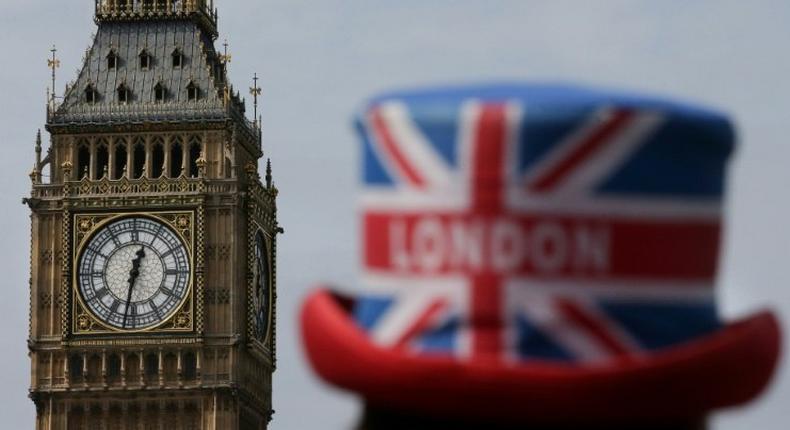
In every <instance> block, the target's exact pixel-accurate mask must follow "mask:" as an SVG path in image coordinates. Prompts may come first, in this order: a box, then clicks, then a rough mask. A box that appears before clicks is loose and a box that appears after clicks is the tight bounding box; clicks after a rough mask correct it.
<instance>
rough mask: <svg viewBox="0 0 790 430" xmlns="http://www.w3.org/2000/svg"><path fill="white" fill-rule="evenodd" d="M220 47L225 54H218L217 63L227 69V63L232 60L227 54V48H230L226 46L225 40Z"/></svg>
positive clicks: (226, 40) (226, 41)
mask: <svg viewBox="0 0 790 430" xmlns="http://www.w3.org/2000/svg"><path fill="white" fill-rule="evenodd" d="M222 46H223V47H224V48H225V52H224V53H223V54H219V61H220V63H222V64H224V65H225V66H226V68H227V65H228V63H230V62H231V60H232V59H233V56H232V55H230V54H228V46H230V45H228V39H225V43H223V44H222Z"/></svg>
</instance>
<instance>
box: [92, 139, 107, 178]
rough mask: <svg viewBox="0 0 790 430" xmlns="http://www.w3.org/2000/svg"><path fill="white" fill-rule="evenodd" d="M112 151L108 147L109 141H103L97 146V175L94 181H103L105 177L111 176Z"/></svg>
mask: <svg viewBox="0 0 790 430" xmlns="http://www.w3.org/2000/svg"><path fill="white" fill-rule="evenodd" d="M109 167H110V151H109V149H108V147H107V141H106V140H104V139H102V140H100V141H99V143H98V145H97V146H96V174H95V176H96V177H95V178H93V179H101V178H103V177H104V176H105V175H106V176H110V172H109Z"/></svg>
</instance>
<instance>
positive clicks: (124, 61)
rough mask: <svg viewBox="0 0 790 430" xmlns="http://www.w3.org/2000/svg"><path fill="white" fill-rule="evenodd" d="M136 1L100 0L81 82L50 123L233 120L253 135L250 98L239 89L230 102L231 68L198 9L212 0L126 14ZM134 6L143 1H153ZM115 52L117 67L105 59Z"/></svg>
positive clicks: (204, 9) (204, 11)
mask: <svg viewBox="0 0 790 430" xmlns="http://www.w3.org/2000/svg"><path fill="white" fill-rule="evenodd" d="M131 3H133V2H124V1H122V0H97V24H98V30H97V32H96V35H95V37H94V40H93V44H92V46H91V48H90V49H89V50H88V51H87V53H86V56H85V59H84V62H83V65H82V68H81V70H80V72H79V75H78V76H77V78H76V80H75V81H74V82H72V83H71V84H70V85H69V86H68V87H67V89H66V93H65V95H64V99H63V103H62V104H60V105H59V106H57V107H56V108H55V109H54V111H53V112H51V113H50V115H49V122H48V126H55V127H57V126H61V125H99V126H101V125H108V124H112V125H117V124H137V123H156V122H168V123H173V122H205V121H225V120H228V119H235V120H237V121H238V122H239V123H241V124H242V125H243V126H244V127H243V128H247V129H249V130H248V131H250V132H251V133H252V135H255V134H256V132H255V131H254V126H253V124H252V123H251V122H250V121H248V120H247V119H246V117H245V106H244V102H243V101H241V99H240V98H239V97H238V96H236V95H232V96H231V97H228V100H227V102H226V97H225V94H226V92H229V93H232V91H231V90H230V89H229V88H230V84H229V83H228V82H227V80H226V77H225V75H226V74H225V73H224V67H225V66H224V64H223V63H222V60H221V57H220V56H219V54H218V52H217V51H216V49H215V47H214V40H215V39H216V33H215V31H212V30H213V28H212V27H209V26H207V25H206V24H205V23H204V22H203V21H202V20H203V18H201V19H196V14H198V15H206V14H209V9H208V8H207V5H206V3H207V2H206V1H203V0H192V1H187V2H184V1H182V2H172V1H167V2H165V1H162V2H160V1H158V0H152V1H151V2H150V4H152V5H153V6H152V7H155V8H158V7H159V6H158V5H159V4H160V3H162V4H172V5H179V6H178V7H180V8H183V10H185V11H188V10H192V9H187V8H196V9H194V10H193V11H192V12H181V9H179V11H177V12H161V13H158V12H157V13H154V12H150V13H149V12H145V11H146V10H147V9H139V12H134V11H132V12H128V13H126V12H121V11H122V10H125V9H124V8H125V7H126V6H124V5H125V4H131ZM136 4H138V5H139V6H140V7H143V6H145V5H148V4H149V3H144V2H139V3H136ZM135 7H136V6H135ZM163 7H164V6H163ZM173 7H174V8H175V7H176V6H173ZM130 10H131V9H130ZM135 10H137V9H135ZM152 10H156V9H152ZM211 16H213V17H215V15H213V14H211ZM204 18H205V17H204ZM213 22H215V21H213ZM111 52H112V53H113V54H114V55H115V56H116V58H117V59H116V64H115V67H113V68H112V69H111V68H109V67H108V59H107V56H108V55H110V53H111ZM141 52H146V53H147V54H148V55H149V56H150V61H149V63H148V67H142V66H141V64H140V53H141ZM173 52H179V53H180V54H181V55H182V61H181V64H179V65H174V64H173V57H172V55H173ZM190 83H193V84H194V85H195V86H196V87H197V88H198V89H199V91H200V98H199V99H198V100H189V97H188V95H189V94H188V90H187V87H188V85H189V84H190ZM121 84H125V87H126V89H127V90H128V91H129V96H130V97H129V100H128V101H127V102H126V103H120V102H119V100H118V97H119V94H118V88H119V87H120V85H121ZM157 84H161V85H162V86H163V88H164V89H165V90H166V98H165V100H163V101H159V100H156V92H155V87H156V85H157ZM87 88H92V89H93V90H94V91H95V94H96V98H95V100H89V99H88V97H86V89H87Z"/></svg>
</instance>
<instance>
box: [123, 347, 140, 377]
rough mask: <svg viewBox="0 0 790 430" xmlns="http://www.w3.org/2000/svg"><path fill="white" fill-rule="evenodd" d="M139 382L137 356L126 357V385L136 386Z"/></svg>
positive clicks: (138, 359)
mask: <svg viewBox="0 0 790 430" xmlns="http://www.w3.org/2000/svg"><path fill="white" fill-rule="evenodd" d="M139 382H140V358H139V357H138V356H137V354H129V355H128V356H126V383H127V384H138V383H139Z"/></svg>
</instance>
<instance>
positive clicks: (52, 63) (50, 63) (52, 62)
mask: <svg viewBox="0 0 790 430" xmlns="http://www.w3.org/2000/svg"><path fill="white" fill-rule="evenodd" d="M49 52H51V53H52V58H51V59H47V67H49V68H50V69H52V93H51V101H50V103H52V108H53V109H54V108H55V98H56V97H55V93H56V91H55V77H56V73H55V72H56V70H57V69H58V67H60V60H58V57H57V53H58V48H56V47H55V45H52V49H50V50H49Z"/></svg>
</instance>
